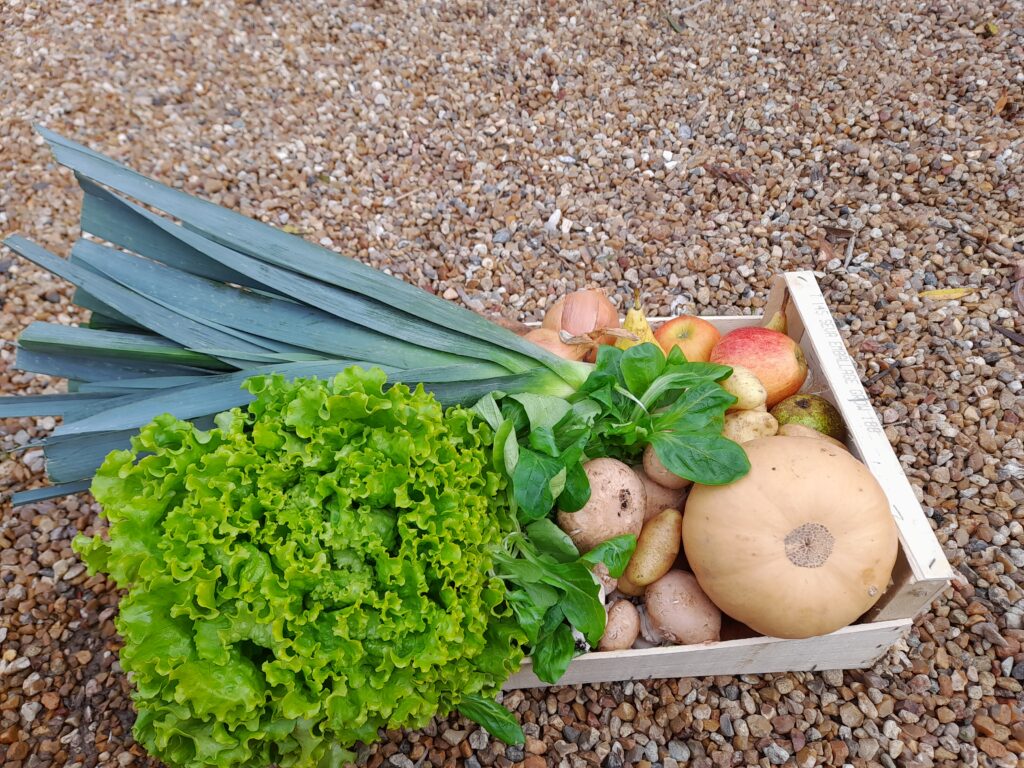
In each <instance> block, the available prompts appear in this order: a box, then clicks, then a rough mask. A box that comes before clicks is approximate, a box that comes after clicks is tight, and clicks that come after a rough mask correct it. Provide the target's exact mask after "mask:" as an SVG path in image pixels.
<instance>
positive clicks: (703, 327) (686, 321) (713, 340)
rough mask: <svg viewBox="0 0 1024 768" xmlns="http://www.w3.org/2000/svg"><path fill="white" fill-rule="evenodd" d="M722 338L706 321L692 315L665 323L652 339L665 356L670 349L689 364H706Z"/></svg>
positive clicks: (675, 318) (682, 316)
mask: <svg viewBox="0 0 1024 768" xmlns="http://www.w3.org/2000/svg"><path fill="white" fill-rule="evenodd" d="M721 338H722V334H721V333H719V332H718V329H717V328H715V326H713V325H712V324H711V323H709V322H708V321H707V320H702V319H701V318H699V317H694V316H693V315H680V316H679V317H674V318H672V319H671V320H668V321H666V322H665V323H663V324H662V325H661V327H659V328H658V330H656V331H655V332H654V339H655V341H657V342H658V344H660V345H661V348H662V350H663V351H664V352H665V354H666V355H667V354H668V353H669V352H671V351H672V347H679V350H680V351H681V352H682V353H683V354H684V355H686V359H687V360H689V361H690V362H691V363H706V362H707V361H708V356H709V355H710V354H711V349H712V348H713V347H714V346H715V344H717V343H718V340H719V339H721Z"/></svg>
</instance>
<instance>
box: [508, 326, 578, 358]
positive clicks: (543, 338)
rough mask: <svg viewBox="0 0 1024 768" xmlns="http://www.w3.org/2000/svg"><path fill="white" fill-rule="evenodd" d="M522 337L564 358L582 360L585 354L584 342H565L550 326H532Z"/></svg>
mask: <svg viewBox="0 0 1024 768" xmlns="http://www.w3.org/2000/svg"><path fill="white" fill-rule="evenodd" d="M523 338H524V339H527V340H529V341H532V342H533V343H534V344H536V345H537V346H539V347H544V349H546V350H547V351H548V352H550V353H552V354H553V355H558V356H559V357H564V358H565V359H566V360H582V359H583V357H584V355H586V354H587V349H588V347H587V346H586V345H584V344H566V343H564V342H563V341H562V340H561V339H559V338H558V331H553V330H551V329H550V328H534V329H533V330H532V331H530V332H529V333H527V334H526V335H525V336H523Z"/></svg>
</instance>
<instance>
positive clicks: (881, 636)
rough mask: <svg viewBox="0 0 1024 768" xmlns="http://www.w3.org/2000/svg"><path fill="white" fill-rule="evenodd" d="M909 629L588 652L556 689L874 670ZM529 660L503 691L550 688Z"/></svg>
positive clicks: (877, 626) (905, 624)
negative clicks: (712, 677) (711, 677)
mask: <svg viewBox="0 0 1024 768" xmlns="http://www.w3.org/2000/svg"><path fill="white" fill-rule="evenodd" d="M910 627H911V622H910V621H909V620H907V619H901V620H897V621H886V622H879V623H874V624H861V625H857V626H852V627H846V628H845V629H841V630H839V631H838V632H833V633H832V634H830V635H824V636H822V637H812V638H807V639H805V640H780V639H777V638H769V637H754V638H748V639H744V640H730V641H728V642H722V643H714V644H711V645H699V646H675V647H668V648H647V649H642V650H629V651H611V652H607V653H589V654H585V655H583V656H580V657H579V658H577V659H574V660H573V662H572V663H571V664H570V665H569V669H568V670H567V671H566V673H565V675H564V676H563V677H562V678H561V679H560V680H559V681H558V685H579V684H584V683H603V682H609V681H613V680H644V679H651V678H655V679H661V678H681V677H706V676H709V675H744V674H752V675H757V674H767V673H770V672H800V671H814V670H822V669H862V668H864V667H868V666H871V664H873V663H874V662H875V660H876V659H878V658H879V657H880V656H881V655H882V654H884V653H885V652H886V650H887V649H888V648H889V647H891V646H892V645H893V643H895V642H896V641H897V640H898V639H899V638H900V637H902V636H904V634H905V633H906V632H907V631H908V630H909V628H910ZM546 685H547V683H544V682H541V681H540V680H539V679H538V678H537V676H536V675H534V674H533V671H532V669H531V668H530V665H529V662H527V663H526V664H524V665H523V668H522V669H521V670H520V671H519V672H518V673H517V674H515V675H513V676H512V677H511V678H510V679H509V680H508V682H506V683H505V686H504V688H505V690H512V689H515V688H537V687H542V686H546Z"/></svg>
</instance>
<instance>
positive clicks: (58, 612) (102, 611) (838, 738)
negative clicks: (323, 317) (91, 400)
mask: <svg viewBox="0 0 1024 768" xmlns="http://www.w3.org/2000/svg"><path fill="white" fill-rule="evenodd" d="M683 5H685V4H682V3H680V4H677V5H671V4H669V3H661V4H656V3H639V2H637V3H633V2H583V3H570V2H556V1H546V2H543V3H532V2H526V3H500V2H468V1H466V2H426V3H413V2H407V1H406V0H393V1H392V2H380V0H366V1H365V2H361V3H348V2H345V3H333V2H315V3H314V2H302V3H269V2H268V3H260V2H249V3H246V2H227V1H226V0H222V1H217V2H156V1H155V0H154V1H152V2H124V3H113V2H110V3H99V2H84V1H80V2H73V3H56V2H24V1H21V2H19V0H7V2H6V3H4V4H3V6H2V8H0V29H2V30H3V32H2V38H3V45H2V46H0V67H2V70H3V72H4V76H3V77H2V78H0V137H3V138H2V144H0V233H2V234H5V235H6V234H9V233H13V232H15V231H17V232H20V233H22V234H25V235H26V236H28V237H31V238H34V239H36V240H38V241H39V242H41V243H42V244H44V245H46V246H48V247H50V248H51V249H53V250H55V251H57V252H59V253H67V252H68V250H69V247H70V244H71V243H72V241H73V239H74V238H75V237H76V236H77V230H76V221H77V215H78V206H79V204H80V196H79V194H78V193H77V191H76V189H75V185H74V181H73V179H72V178H71V176H70V174H69V173H67V172H65V171H63V170H59V169H58V168H56V167H55V165H54V164H53V163H52V161H51V158H50V156H49V154H48V152H47V151H46V150H45V148H44V147H43V146H42V145H41V143H40V141H39V140H38V139H37V138H36V137H35V135H34V134H33V133H32V130H31V123H32V122H35V121H38V122H42V123H44V124H46V125H48V126H50V127H53V128H55V129H57V130H59V131H61V132H63V133H65V134H67V135H70V136H72V137H75V138H77V139H78V140H80V141H83V142H85V143H88V144H90V145H91V146H94V147H96V148H98V149H101V150H103V151H106V152H109V153H110V154H112V155H114V156H116V157H119V158H122V159H123V160H125V161H127V162H128V163H129V164H131V165H132V166H133V167H135V168H137V169H138V170H140V171H142V172H143V173H146V174H150V175H154V176H157V177H159V178H161V179H163V180H167V181H169V182H171V183H175V184H180V185H182V186H183V187H184V188H185V189H187V190H189V191H192V192H196V193H198V194H200V195H202V196H204V197H207V198H209V199H211V200H214V201H216V202H219V203H222V204H224V205H228V206H231V207H233V208H237V209H239V210H241V211H243V212H245V213H246V214H249V215H253V216H258V217H260V218H262V219H263V220H266V221H270V222H272V223H274V224H277V225H280V226H284V227H287V228H289V229H290V230H291V231H294V232H299V233H302V234H303V235H305V236H306V237H308V238H311V239H312V240H314V241H319V242H321V243H324V244H326V245H328V246H329V247H332V248H335V249H337V250H339V251H342V252H345V253H348V254H351V255H355V256H357V257H359V258H361V259H364V260H366V261H368V262H370V263H372V264H374V265H375V266H378V267H380V268H383V269H388V270H391V271H392V272H394V273H396V274H399V275H401V276H402V277H403V278H404V279H406V280H409V281H412V282H415V283H417V284H419V285H421V286H423V287H426V288H428V289H430V290H434V291H436V292H438V293H441V294H442V295H444V296H445V297H447V298H450V299H451V300H453V301H459V302H463V303H465V304H467V305H469V306H471V307H473V308H476V309H478V310H481V311H486V312H492V313H494V312H498V313H501V314H503V315H504V316H506V317H508V318H510V319H519V320H523V319H533V318H537V317H538V316H539V314H540V313H541V312H542V310H543V307H544V306H545V305H546V303H547V302H549V301H550V300H552V298H553V297H555V296H557V295H559V294H561V293H562V292H564V291H565V290H568V289H572V288H575V287H578V286H582V285H584V284H588V283H593V284H598V285H602V286H605V287H607V288H608V289H614V290H615V291H616V293H617V294H618V296H619V298H620V300H621V298H622V297H625V296H626V295H627V294H628V293H630V292H631V286H632V285H639V286H640V287H641V288H642V290H643V291H644V295H645V297H646V298H647V301H648V305H649V308H650V309H651V311H652V312H655V313H658V314H669V313H678V312H683V311H687V312H697V313H705V314H712V313H713V314H728V313H751V312H757V311H758V308H759V307H760V306H761V305H762V304H763V302H764V298H765V296H766V292H767V286H768V283H769V279H770V276H771V275H772V274H773V273H776V272H778V271H780V270H787V269H815V270H817V271H818V275H819V278H820V281H821V284H822V287H823V290H824V291H825V294H826V298H827V300H828V301H829V304H830V306H831V307H832V308H833V310H834V313H835V316H836V318H837V322H838V323H839V324H840V327H841V330H842V333H843V335H844V337H845V339H846V341H847V344H848V347H849V349H850V350H851V352H852V354H853V355H854V357H855V359H856V361H857V364H858V366H859V367H860V368H861V371H862V373H863V375H864V377H865V380H866V381H867V382H870V384H869V387H868V389H869V392H870V394H871V397H872V402H873V404H874V406H875V408H876V409H877V410H878V412H879V414H880V415H881V416H882V418H883V420H884V422H885V424H886V432H887V434H888V436H889V438H890V440H891V442H892V444H893V446H894V448H895V450H896V452H897V454H898V455H899V456H900V459H901V461H902V462H903V466H904V468H905V470H906V472H907V474H908V476H909V477H910V478H911V480H912V482H913V484H914V486H915V488H916V490H917V491H918V493H919V497H920V498H921V500H922V502H923V504H924V505H925V508H926V510H927V513H928V515H929V517H930V519H931V521H932V524H933V526H934V528H935V531H936V535H937V536H938V538H939V540H940V542H941V543H942V545H943V547H944V549H945V552H946V553H947V555H948V556H949V558H950V560H951V562H952V563H953V565H954V566H955V567H956V569H957V572H958V575H957V580H956V583H955V585H954V586H953V587H952V588H951V589H949V590H948V591H946V592H945V593H944V594H943V595H942V596H941V598H940V599H939V600H938V601H937V602H936V603H935V605H934V606H933V607H932V609H931V611H930V612H929V613H927V614H926V615H924V616H922V617H920V619H919V620H918V622H917V623H916V626H915V628H914V630H913V632H912V634H911V635H910V637H909V638H908V639H907V641H906V642H905V643H902V644H900V645H898V646H897V647H896V648H895V649H893V652H892V653H890V654H889V655H887V656H886V657H885V658H884V659H883V660H881V661H880V662H879V663H878V664H877V665H876V666H875V667H874V668H873V669H871V670H867V671H862V672H848V673H841V672H823V673H820V674H786V675H769V676H765V677H741V678H731V677H716V678H706V679H696V680H679V681H675V680H669V681H649V682H645V683H644V684H643V685H641V684H611V685H604V686H583V687H579V688H556V689H549V690H537V691H527V692H518V693H513V694H510V695H509V696H507V697H506V703H507V704H509V705H511V706H513V707H514V708H516V709H517V711H518V712H519V713H520V716H521V719H522V722H523V723H524V724H525V729H526V731H527V733H528V734H529V737H530V738H529V739H528V742H527V745H526V749H525V750H523V749H519V748H505V747H503V746H502V745H500V744H497V743H495V742H494V741H493V740H491V739H490V738H489V737H488V736H487V735H486V734H485V733H484V732H482V731H479V730H477V729H476V728H475V726H471V725H470V724H467V723H466V722H464V721H461V720H459V719H457V718H452V719H449V720H446V721H438V722H437V723H435V724H434V725H432V726H431V727H430V728H428V729H426V730H424V731H421V732H415V733H399V734H389V735H388V738H386V739H384V740H383V741H382V742H381V744H379V745H374V746H373V747H370V748H367V749H366V750H364V752H363V754H362V755H361V762H362V763H365V764H366V765H369V766H378V765H382V764H384V765H394V766H411V765H427V764H430V765H433V766H441V765H452V766H453V765H456V764H462V765H466V766H469V767H470V768H472V767H474V766H479V765H496V766H509V765H512V764H516V765H519V764H523V765H526V766H528V768H539V766H543V765H560V766H574V767H575V766H582V765H598V764H601V765H606V766H624V765H635V766H638V767H644V768H648V767H650V766H658V765H660V766H663V767H664V768H672V767H673V766H679V765H692V766H695V767H697V768H708V766H728V765H762V766H767V765H797V766H812V765H843V764H852V765H854V766H879V765H882V766H887V767H888V768H892V767H893V766H895V765H906V766H931V765H944V766H975V765H978V766H1000V767H1001V768H1010V766H1016V765H1018V761H1019V759H1020V758H1019V754H1020V752H1021V751H1022V749H1024V722H1022V710H1021V702H1022V693H1021V690H1022V689H1021V680H1022V679H1024V652H1022V645H1024V627H1022V621H1024V619H1022V605H1024V586H1022V574H1024V549H1022V544H1024V528H1022V519H1024V512H1022V506H1024V490H1022V489H1024V483H1022V479H1024V466H1022V460H1024V456H1022V454H1024V449H1022V442H1021V436H1022V433H1024V431H1022V428H1021V424H1020V422H1021V418H1022V417H1024V412H1022V408H1021V405H1022V398H1021V364H1022V360H1024V357H1022V356H1024V350H1022V347H1021V345H1020V343H1019V342H1020V336H1017V337H1016V338H1017V342H1018V343H1016V344H1014V343H1013V342H1011V339H1010V336H1008V335H1007V332H1008V333H1009V334H1010V335H1012V334H1014V333H1018V334H1019V333H1020V332H1021V331H1022V330H1024V328H1022V326H1024V324H1022V320H1021V312H1022V311H1024V306H1022V304H1024V297H1022V293H1024V283H1020V282H1018V283H1016V284H1017V285H1018V293H1017V296H1018V298H1017V299H1016V303H1015V299H1014V295H1013V292H1012V291H1013V286H1014V284H1015V281H1019V280H1021V279H1022V278H1024V264H1022V261H1024V255H1022V250H1024V247H1022V245H1021V228H1022V224H1024V216H1022V211H1024V209H1022V205H1021V200H1022V192H1024V190H1022V184H1021V182H1022V180H1024V173H1022V159H1024V158H1022V156H1024V67H1022V65H1024V6H1022V5H1021V4H1019V3H1014V2H1011V1H1010V0H1007V1H1006V2H990V1H988V0H983V1H982V2H980V3H976V4H975V3H971V4H967V3H956V2H949V1H948V0H934V2H918V3H898V4H897V3H888V2H882V1H881V0H878V1H875V2H872V1H870V0H866V1H865V2H858V3H826V4H824V5H823V6H822V7H820V8H819V7H817V6H818V5H819V4H818V3H810V2H788V1H783V2H729V3H717V2H716V3H706V4H704V5H702V6H701V7H699V8H696V9H694V10H692V11H690V12H683V11H684V9H683ZM900 8H912V10H899V9H900ZM958 287H963V288H969V289H970V291H969V292H966V295H964V296H962V297H961V298H959V299H955V300H954V299H946V298H939V299H929V298H920V297H919V296H918V294H919V292H920V291H924V290H930V289H937V288H958ZM69 297H70V291H69V290H68V288H67V286H66V285H64V284H62V283H60V282H58V281H54V280H52V279H51V278H50V277H49V276H48V275H46V274H44V273H42V272H40V271H37V270H35V269H34V268H32V267H30V266H28V265H26V264H25V263H23V262H21V261H20V260H17V259H15V258H14V257H13V256H12V255H11V254H10V253H9V252H6V251H3V252H0V302H2V314H0V321H2V323H0V325H2V338H3V339H6V340H13V339H14V338H15V337H16V335H17V334H18V332H19V330H20V329H21V328H22V327H24V326H25V325H27V324H28V323H29V322H31V321H32V320H54V319H55V320H58V321H60V322H64V323H69V322H74V321H77V320H80V319H81V317H82V316H81V313H80V312H79V311H78V310H76V309H74V308H72V307H70V305H69ZM12 357H13V354H12V352H11V350H10V348H9V347H4V348H3V349H2V350H0V388H2V389H3V391H4V393H5V394H7V393H11V392H15V391H18V392H32V391H46V390H47V388H50V387H54V386H57V385H58V384H59V382H52V381H49V380H47V379H46V378H44V377H34V378H33V377H28V376H25V375H23V374H20V373H18V372H16V371H13V370H11V369H10V367H9V366H10V362H11V359H12ZM52 427H53V421H52V419H51V420H47V419H41V420H30V419H22V420H7V421H3V422H0V449H2V450H8V449H10V448H12V447H13V446H16V445H21V444H24V443H26V442H27V441H29V440H31V439H32V438H34V437H36V436H38V435H41V434H44V433H46V432H47V431H48V430H49V429H51V428H52ZM40 465H41V456H40V455H39V453H38V452H37V451H28V452H27V453H25V454H23V456H22V457H21V458H19V457H17V456H15V457H11V456H7V457H4V454H0V483H2V485H3V486H5V487H13V488H15V489H19V488H23V487H27V486H30V485H31V484H33V483H38V482H39V477H38V473H39V469H40ZM0 509H2V524H0V601H2V604H3V611H2V615H0V645H2V651H0V653H2V660H0V761H2V763H3V765H4V766H6V768H22V767H23V766H24V767H26V768H27V767H28V766H44V765H62V766H63V765H69V766H94V765H117V766H122V767H124V766H128V765H143V764H145V765H155V762H154V761H150V760H149V759H148V758H146V757H145V756H144V754H143V752H142V750H141V749H140V748H139V747H138V746H137V745H136V744H134V742H133V741H132V738H131V724H132V720H133V717H134V715H133V712H132V709H131V706H130V702H129V698H128V693H129V685H128V683H127V681H126V680H125V678H124V676H123V674H122V673H121V672H120V671H119V667H118V664H117V660H116V659H117V655H116V650H117V647H118V638H117V636H116V633H115V631H114V627H113V624H112V617H113V615H114V613H115V610H116V606H117V593H116V592H115V591H114V590H112V589H111V588H110V586H109V585H108V584H107V583H106V581H104V579H102V578H100V577H94V578H90V577H88V575H87V574H86V573H85V572H84V570H83V566H82V565H81V564H80V563H79V561H78V559H77V557H76V556H75V555H74V553H73V552H72V550H71V548H70V539H71V538H72V536H73V535H74V534H75V533H76V532H77V531H79V530H92V528H93V526H95V524H96V508H95V505H94V504H92V502H91V500H90V499H89V497H87V496H81V497H78V498H70V499H66V500H61V501H59V503H42V504H37V505H34V506H29V507H24V508H20V509H18V510H11V509H10V508H9V507H8V506H3V507H2V508H0Z"/></svg>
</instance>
